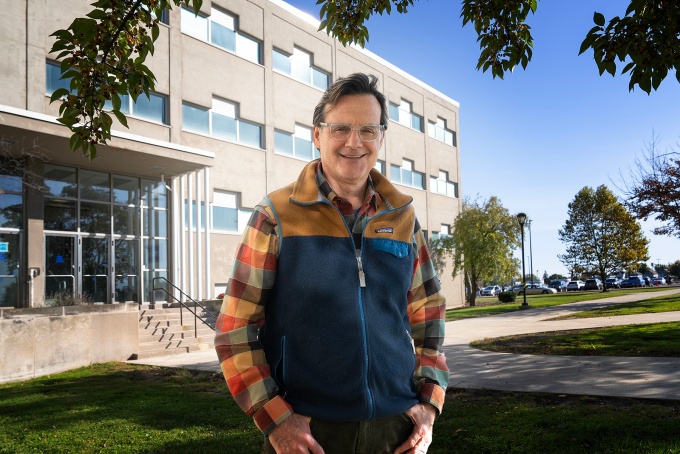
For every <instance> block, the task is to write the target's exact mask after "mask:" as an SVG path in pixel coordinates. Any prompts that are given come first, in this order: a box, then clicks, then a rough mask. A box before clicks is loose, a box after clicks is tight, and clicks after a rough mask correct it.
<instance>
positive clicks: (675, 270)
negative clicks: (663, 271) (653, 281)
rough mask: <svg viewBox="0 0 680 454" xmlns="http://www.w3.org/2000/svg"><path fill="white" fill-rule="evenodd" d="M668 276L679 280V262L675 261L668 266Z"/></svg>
mask: <svg viewBox="0 0 680 454" xmlns="http://www.w3.org/2000/svg"><path fill="white" fill-rule="evenodd" d="M668 274H670V275H671V276H674V277H675V278H676V279H680V260H676V261H675V262H673V263H671V264H670V265H668Z"/></svg>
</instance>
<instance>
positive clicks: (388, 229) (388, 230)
mask: <svg viewBox="0 0 680 454" xmlns="http://www.w3.org/2000/svg"><path fill="white" fill-rule="evenodd" d="M393 232H394V229H393V228H392V227H382V228H379V229H376V231H375V233H393Z"/></svg>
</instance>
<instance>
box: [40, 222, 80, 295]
mask: <svg viewBox="0 0 680 454" xmlns="http://www.w3.org/2000/svg"><path fill="white" fill-rule="evenodd" d="M75 260H76V237H75V236H56V235H55V236H51V235H49V236H46V237H45V303H47V304H50V303H52V304H54V303H55V302H57V301H58V300H63V299H65V298H71V299H72V298H73V295H74V294H75V292H76V273H77V269H76V262H75Z"/></svg>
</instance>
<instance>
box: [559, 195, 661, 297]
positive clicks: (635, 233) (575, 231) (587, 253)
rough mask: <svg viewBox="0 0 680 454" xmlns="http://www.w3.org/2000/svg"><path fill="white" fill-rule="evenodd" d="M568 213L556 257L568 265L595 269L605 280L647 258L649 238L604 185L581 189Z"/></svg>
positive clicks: (560, 235)
mask: <svg viewBox="0 0 680 454" xmlns="http://www.w3.org/2000/svg"><path fill="white" fill-rule="evenodd" d="M568 215H569V218H568V219H567V221H566V223H565V224H564V226H563V227H562V229H560V230H559V232H558V233H559V237H560V240H561V241H562V242H564V243H565V244H566V246H567V252H566V253H565V254H563V255H560V256H559V259H560V260H561V261H562V263H564V264H565V265H566V266H567V267H570V268H572V269H574V270H588V271H591V272H597V274H598V275H599V276H600V278H601V279H602V282H604V281H605V279H606V278H607V275H609V274H611V273H614V272H616V271H619V270H622V269H623V270H631V269H635V268H636V267H638V266H639V265H640V264H641V263H642V262H645V261H646V260H648V259H649V256H648V249H647V245H648V243H649V241H648V240H647V238H645V236H644V235H643V233H642V228H641V227H640V224H639V223H638V222H637V221H636V219H635V217H633V215H632V214H630V213H629V212H628V211H627V210H626V208H625V207H624V206H623V204H622V203H621V202H619V200H618V199H617V198H616V196H615V195H614V194H613V193H612V192H611V191H610V190H609V189H608V188H607V187H606V186H605V185H601V186H599V187H598V188H597V190H593V189H592V188H590V187H588V186H586V187H584V188H583V189H581V190H580V191H579V192H578V193H577V194H576V197H574V200H573V201H572V202H571V203H569V211H568ZM603 291H607V289H606V286H605V288H604V289H603Z"/></svg>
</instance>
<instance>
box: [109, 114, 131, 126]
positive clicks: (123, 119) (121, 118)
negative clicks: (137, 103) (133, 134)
mask: <svg viewBox="0 0 680 454" xmlns="http://www.w3.org/2000/svg"><path fill="white" fill-rule="evenodd" d="M111 112H113V114H114V115H115V116H116V118H117V119H118V121H119V122H120V124H122V125H123V126H125V127H126V128H127V127H128V124H127V117H125V115H124V114H123V113H122V112H121V111H120V110H112V111H111Z"/></svg>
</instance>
